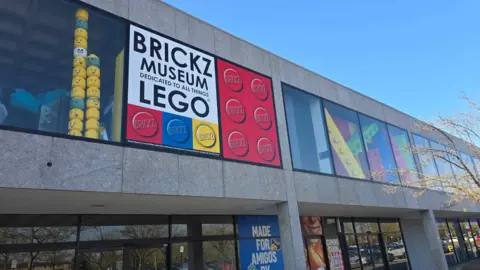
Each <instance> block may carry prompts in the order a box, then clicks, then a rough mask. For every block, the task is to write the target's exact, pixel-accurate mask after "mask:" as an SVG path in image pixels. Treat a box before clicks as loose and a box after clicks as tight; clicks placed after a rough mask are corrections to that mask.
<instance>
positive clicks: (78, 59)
mask: <svg viewBox="0 0 480 270" xmlns="http://www.w3.org/2000/svg"><path fill="white" fill-rule="evenodd" d="M73 66H74V67H81V68H83V69H85V68H87V59H86V58H85V57H83V56H75V57H74V58H73Z"/></svg>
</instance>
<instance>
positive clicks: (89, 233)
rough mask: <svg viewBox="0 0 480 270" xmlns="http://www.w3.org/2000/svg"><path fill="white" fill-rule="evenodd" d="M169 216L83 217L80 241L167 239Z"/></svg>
mask: <svg viewBox="0 0 480 270" xmlns="http://www.w3.org/2000/svg"><path fill="white" fill-rule="evenodd" d="M167 237H168V217H167V216H141V215H138V216H121V215H119V216H117V215H111V216H108V215H107V216H103V215H99V216H95V215H94V216H83V217H82V226H81V231H80V241H95V240H113V239H142V238H167Z"/></svg>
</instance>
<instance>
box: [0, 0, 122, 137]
mask: <svg viewBox="0 0 480 270" xmlns="http://www.w3.org/2000/svg"><path fill="white" fill-rule="evenodd" d="M103 14H104V13H100V12H98V11H96V10H92V9H90V8H87V7H84V6H83V5H79V4H76V3H73V2H70V1H62V0H60V1H59V0H42V1H39V0H22V1H18V0H6V1H2V2H1V3H0V24H2V25H9V26H8V27H2V28H0V48H1V50H2V55H1V56H0V125H2V126H7V127H11V128H16V129H26V130H35V131H40V132H49V133H60V134H68V135H71V136H78V137H87V138H91V139H98V140H103V141H117V142H118V141H120V139H121V118H122V91H123V60H124V57H123V53H124V47H125V41H126V23H124V21H122V20H118V19H115V18H114V17H111V16H104V15H103Z"/></svg>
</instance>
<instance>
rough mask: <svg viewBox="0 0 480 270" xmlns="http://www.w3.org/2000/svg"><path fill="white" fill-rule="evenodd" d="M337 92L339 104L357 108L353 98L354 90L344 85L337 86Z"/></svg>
mask: <svg viewBox="0 0 480 270" xmlns="http://www.w3.org/2000/svg"><path fill="white" fill-rule="evenodd" d="M335 90H336V91H337V98H338V99H337V101H338V103H340V104H342V105H343V106H346V107H348V108H355V100H354V99H353V98H352V90H350V89H348V88H346V87H345V86H343V85H339V84H337V85H335Z"/></svg>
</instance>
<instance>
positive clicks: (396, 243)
mask: <svg viewBox="0 0 480 270" xmlns="http://www.w3.org/2000/svg"><path fill="white" fill-rule="evenodd" d="M382 228H383V227H382ZM382 235H383V241H385V248H386V249H387V254H389V256H390V257H392V256H393V258H392V259H391V260H390V261H389V263H388V264H389V266H390V269H392V270H409V267H408V257H407V251H406V249H405V245H404V243H403V239H402V233H401V232H400V231H398V232H391V233H382Z"/></svg>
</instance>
